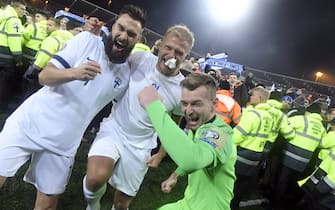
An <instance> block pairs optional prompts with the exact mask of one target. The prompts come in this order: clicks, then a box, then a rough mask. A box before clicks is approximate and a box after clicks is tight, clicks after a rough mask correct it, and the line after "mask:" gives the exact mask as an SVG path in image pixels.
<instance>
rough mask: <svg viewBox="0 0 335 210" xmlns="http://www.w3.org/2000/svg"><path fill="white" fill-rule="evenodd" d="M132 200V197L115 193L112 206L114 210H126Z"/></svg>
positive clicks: (118, 192)
mask: <svg viewBox="0 0 335 210" xmlns="http://www.w3.org/2000/svg"><path fill="white" fill-rule="evenodd" d="M132 198H133V197H132V196H129V195H126V194H124V193H122V192H120V191H116V192H115V196H114V205H113V206H114V208H115V210H127V209H128V207H129V205H130V202H131V200H132Z"/></svg>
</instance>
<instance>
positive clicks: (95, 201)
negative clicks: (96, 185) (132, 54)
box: [83, 176, 107, 210]
mask: <svg viewBox="0 0 335 210" xmlns="http://www.w3.org/2000/svg"><path fill="white" fill-rule="evenodd" d="M106 189H107V183H105V184H104V185H103V186H102V187H101V188H100V189H99V190H97V191H96V192H92V191H90V190H88V189H87V187H86V176H85V177H84V179H83V193H84V197H85V200H86V203H87V208H86V210H100V208H101V206H100V199H101V198H102V196H103V195H104V194H105V192H106Z"/></svg>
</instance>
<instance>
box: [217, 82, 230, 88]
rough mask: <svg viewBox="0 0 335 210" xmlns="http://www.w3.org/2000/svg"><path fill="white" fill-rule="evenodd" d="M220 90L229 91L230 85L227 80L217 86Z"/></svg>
mask: <svg viewBox="0 0 335 210" xmlns="http://www.w3.org/2000/svg"><path fill="white" fill-rule="evenodd" d="M219 89H220V90H230V83H229V82H228V81H227V80H221V81H220V84H219Z"/></svg>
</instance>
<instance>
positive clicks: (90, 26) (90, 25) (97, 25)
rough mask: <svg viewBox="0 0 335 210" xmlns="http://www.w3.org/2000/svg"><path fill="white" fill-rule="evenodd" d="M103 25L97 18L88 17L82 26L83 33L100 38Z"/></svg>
mask: <svg viewBox="0 0 335 210" xmlns="http://www.w3.org/2000/svg"><path fill="white" fill-rule="evenodd" d="M104 24H105V23H104V22H102V21H100V20H99V18H97V17H90V18H89V19H88V20H87V21H86V22H85V25H84V26H83V30H84V31H88V32H91V33H93V34H95V35H97V36H100V32H101V28H102V26H103V25H104Z"/></svg>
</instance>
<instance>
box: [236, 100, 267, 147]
mask: <svg viewBox="0 0 335 210" xmlns="http://www.w3.org/2000/svg"><path fill="white" fill-rule="evenodd" d="M270 108H271V107H270V105H268V104H266V103H261V104H258V105H256V106H255V107H248V108H246V109H245V110H243V112H242V117H241V121H240V123H239V124H238V125H237V126H236V127H235V128H234V129H233V130H234V143H235V144H236V146H239V147H242V148H244V149H248V150H251V151H254V152H263V150H264V145H265V143H266V141H268V138H269V134H270V133H271V129H272V124H273V119H272V117H271V115H270V114H269V112H268V110H269V109H270Z"/></svg>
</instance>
